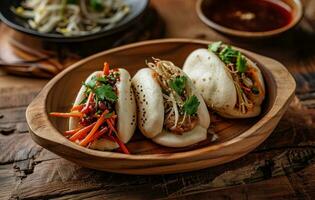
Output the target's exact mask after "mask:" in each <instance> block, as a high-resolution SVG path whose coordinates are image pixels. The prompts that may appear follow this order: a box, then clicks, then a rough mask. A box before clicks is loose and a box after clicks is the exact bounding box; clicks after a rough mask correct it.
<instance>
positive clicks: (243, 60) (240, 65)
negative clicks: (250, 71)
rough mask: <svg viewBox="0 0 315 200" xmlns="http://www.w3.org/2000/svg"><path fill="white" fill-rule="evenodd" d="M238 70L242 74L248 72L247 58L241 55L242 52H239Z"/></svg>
mask: <svg viewBox="0 0 315 200" xmlns="http://www.w3.org/2000/svg"><path fill="white" fill-rule="evenodd" d="M236 69H237V71H238V72H241V73H243V72H246V69H247V62H246V58H245V57H244V56H243V55H242V54H241V52H238V54H237V60H236Z"/></svg>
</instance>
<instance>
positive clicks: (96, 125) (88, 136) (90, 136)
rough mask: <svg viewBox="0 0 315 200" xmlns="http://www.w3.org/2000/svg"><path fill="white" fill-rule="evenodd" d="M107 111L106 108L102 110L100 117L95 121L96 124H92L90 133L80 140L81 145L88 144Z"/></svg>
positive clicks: (103, 120)
mask: <svg viewBox="0 0 315 200" xmlns="http://www.w3.org/2000/svg"><path fill="white" fill-rule="evenodd" d="M107 113H108V110H105V111H104V112H103V114H102V115H101V117H100V118H99V119H98V120H97V121H96V124H95V125H94V127H93V128H92V130H91V131H90V133H89V134H88V135H87V136H86V137H85V138H84V139H83V140H82V141H81V142H80V145H81V146H84V147H85V146H86V145H88V144H89V143H90V142H91V141H92V139H93V136H94V134H95V133H96V131H97V129H98V128H99V127H100V126H101V125H102V124H103V123H104V122H105V120H106V118H105V115H106V114H107Z"/></svg>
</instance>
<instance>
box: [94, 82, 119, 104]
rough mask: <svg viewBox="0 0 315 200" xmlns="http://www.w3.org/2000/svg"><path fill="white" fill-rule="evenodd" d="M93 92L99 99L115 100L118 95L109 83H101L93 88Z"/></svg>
mask: <svg viewBox="0 0 315 200" xmlns="http://www.w3.org/2000/svg"><path fill="white" fill-rule="evenodd" d="M95 94H96V96H97V98H98V99H99V100H102V101H104V100H108V101H112V102H115V101H116V100H117V99H118V97H117V95H116V93H115V92H114V90H113V88H112V87H111V86H110V85H107V84H105V85H102V86H100V87H98V88H96V89H95Z"/></svg>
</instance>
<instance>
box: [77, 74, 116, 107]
mask: <svg viewBox="0 0 315 200" xmlns="http://www.w3.org/2000/svg"><path fill="white" fill-rule="evenodd" d="M97 83H98V84H97ZM83 85H84V86H85V87H87V92H88V93H89V92H93V93H95V98H96V99H97V100H101V101H105V100H107V101H111V102H115V101H116V100H117V99H118V97H117V95H116V93H115V91H114V90H113V87H112V86H111V85H109V83H108V78H107V77H103V76H102V77H96V76H94V77H92V78H91V80H90V81H88V82H87V83H83Z"/></svg>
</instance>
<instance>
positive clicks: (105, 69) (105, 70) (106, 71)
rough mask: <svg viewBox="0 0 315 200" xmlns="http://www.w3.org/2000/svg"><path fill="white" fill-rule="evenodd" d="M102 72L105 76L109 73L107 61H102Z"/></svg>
mask: <svg viewBox="0 0 315 200" xmlns="http://www.w3.org/2000/svg"><path fill="white" fill-rule="evenodd" d="M103 73H104V75H105V76H107V75H108V74H109V64H108V62H104V68H103Z"/></svg>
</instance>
